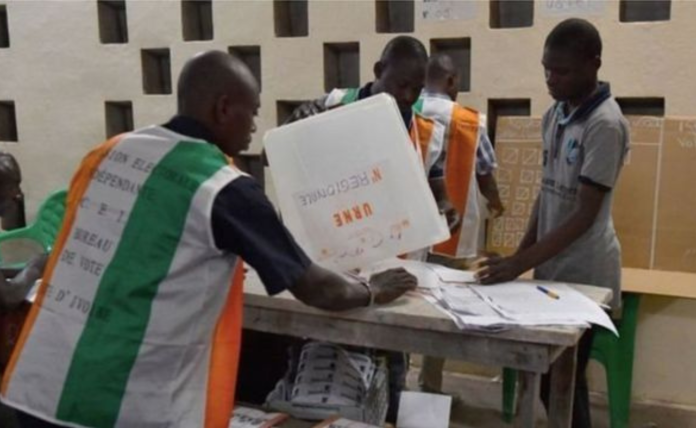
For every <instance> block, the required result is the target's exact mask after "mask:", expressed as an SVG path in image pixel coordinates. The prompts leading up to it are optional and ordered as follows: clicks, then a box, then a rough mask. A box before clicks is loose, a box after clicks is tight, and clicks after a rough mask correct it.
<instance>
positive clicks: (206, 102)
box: [177, 51, 259, 156]
mask: <svg viewBox="0 0 696 428" xmlns="http://www.w3.org/2000/svg"><path fill="white" fill-rule="evenodd" d="M177 99H178V110H179V111H178V114H179V115H181V116H187V117H190V118H193V119H196V120H197V121H198V122H200V123H201V124H203V125H204V126H205V127H206V128H207V129H208V130H209V131H210V132H211V134H212V135H213V137H214V139H215V141H212V142H213V143H215V144H216V145H218V147H220V149H221V150H222V151H223V152H225V153H226V154H227V155H229V156H234V155H236V154H237V153H239V152H240V151H242V150H246V148H248V145H249V143H250V142H251V134H252V133H253V132H255V131H256V127H255V125H254V120H253V119H254V116H255V115H256V111H257V110H258V107H259V89H258V83H257V82H256V79H255V78H254V76H253V75H252V74H251V72H250V71H249V69H248V68H247V66H246V65H244V63H243V62H242V61H240V60H239V59H237V58H235V57H233V56H231V55H229V54H227V53H226V52H222V51H208V52H204V53H200V54H198V55H196V56H194V57H193V58H191V59H190V60H189V61H188V62H187V63H186V64H185V65H184V68H183V69H182V70H181V74H180V75H179V82H178V85H177Z"/></svg>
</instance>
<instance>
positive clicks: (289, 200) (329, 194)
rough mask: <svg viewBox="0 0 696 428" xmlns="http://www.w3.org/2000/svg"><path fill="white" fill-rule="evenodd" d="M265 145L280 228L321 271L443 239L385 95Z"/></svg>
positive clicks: (420, 171)
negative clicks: (292, 238)
mask: <svg viewBox="0 0 696 428" xmlns="http://www.w3.org/2000/svg"><path fill="white" fill-rule="evenodd" d="M264 146H265V149H266V154H267V156H268V161H269V164H270V168H271V175H272V177H273V183H274V184H275V189H276V192H277V196H278V202H279V204H280V211H281V214H282V217H283V221H284V223H285V224H286V226H287V227H288V229H290V231H291V232H292V234H293V235H294V236H295V239H296V240H297V241H298V243H299V244H300V245H301V246H302V248H303V249H304V250H305V251H306V252H307V253H308V255H309V256H310V257H311V258H312V260H313V261H315V262H317V263H319V264H320V265H322V266H324V267H327V268H330V269H334V270H346V269H353V268H357V267H361V266H366V265H369V264H371V263H374V262H378V261H381V260H384V259H387V258H390V257H394V256H396V255H399V254H405V253H408V252H410V251H415V250H419V249H422V248H425V247H428V246H430V245H433V244H436V243H438V242H442V241H444V240H446V239H448V238H449V231H448V229H447V224H446V222H445V221H444V218H443V217H442V216H441V215H440V214H439V212H438V209H437V205H436V203H435V199H434V197H433V195H432V192H431V191H430V187H429V186H428V182H427V179H426V177H425V173H424V168H423V165H422V162H421V160H420V159H419V155H418V153H417V152H416V150H415V149H414V147H413V145H412V143H411V140H410V138H409V136H408V132H407V130H406V127H405V126H404V123H403V119H402V118H401V114H400V113H399V109H398V108H397V105H396V102H395V101H394V99H393V98H392V97H391V96H389V95H386V94H381V95H377V96H373V97H370V98H368V99H366V100H363V101H359V102H356V103H353V104H350V105H347V106H345V107H341V108H338V109H335V110H331V111H328V112H326V113H322V114H319V115H317V116H313V117H311V118H308V119H304V120H301V121H298V122H295V123H292V124H289V125H286V126H282V127H280V128H276V129H273V130H271V131H268V132H267V133H266V135H265V136H264Z"/></svg>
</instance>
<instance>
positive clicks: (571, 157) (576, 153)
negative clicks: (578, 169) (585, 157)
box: [565, 137, 580, 165]
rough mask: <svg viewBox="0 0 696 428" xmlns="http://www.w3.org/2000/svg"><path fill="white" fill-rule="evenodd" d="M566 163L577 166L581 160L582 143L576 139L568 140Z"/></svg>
mask: <svg viewBox="0 0 696 428" xmlns="http://www.w3.org/2000/svg"><path fill="white" fill-rule="evenodd" d="M565 152H566V163H567V164H568V165H575V164H576V163H577V162H578V159H579V158H580V143H579V142H578V140H577V139H576V138H572V137H571V138H568V139H567V140H566V150H565Z"/></svg>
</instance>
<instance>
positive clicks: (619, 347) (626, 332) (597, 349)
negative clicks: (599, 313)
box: [503, 293, 640, 428]
mask: <svg viewBox="0 0 696 428" xmlns="http://www.w3.org/2000/svg"><path fill="white" fill-rule="evenodd" d="M622 297H623V312H622V316H621V319H620V320H616V321H614V323H615V324H616V329H617V330H618V331H619V337H616V336H615V335H614V334H613V333H612V332H610V331H609V330H605V329H598V330H597V331H596V332H595V335H594V338H593V339H592V350H591V351H590V358H591V359H594V360H596V361H598V362H599V363H600V364H602V365H603V366H604V371H605V373H606V376H607V392H608V396H609V417H610V420H611V424H610V426H611V428H628V420H629V418H630V415H631V388H632V386H633V356H634V353H635V343H636V326H637V324H638V307H639V306H640V294H635V293H623V294H622ZM516 384H517V371H516V370H514V369H509V368H505V369H503V420H504V421H505V422H507V423H510V422H512V419H513V416H514V409H515V395H516Z"/></svg>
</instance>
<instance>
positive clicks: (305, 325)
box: [244, 278, 611, 428]
mask: <svg viewBox="0 0 696 428" xmlns="http://www.w3.org/2000/svg"><path fill="white" fill-rule="evenodd" d="M575 288H576V289H578V290H579V291H581V292H583V293H584V294H586V295H587V296H589V297H590V298H591V299H592V300H594V301H596V302H597V303H606V302H608V301H610V299H611V290H608V289H604V288H598V287H590V286H581V285H578V286H575ZM244 327H245V328H248V329H252V330H258V331H263V332H269V333H276V334H284V335H289V336H297V337H307V338H310V339H314V340H321V341H329V342H335V343H342V344H347V345H356V346H366V347H371V348H379V349H386V350H394V351H404V352H409V353H417V354H425V355H432V356H438V357H444V358H451V359H457V360H464V361H470V362H474V363H479V364H485V365H495V366H500V367H509V368H513V369H517V370H518V371H519V378H520V386H521V395H520V415H519V417H518V419H517V421H516V422H517V423H516V426H518V427H524V428H531V427H534V424H535V418H536V415H535V407H536V406H535V405H534V404H535V401H536V399H537V397H538V396H539V387H540V379H541V375H542V374H544V373H547V372H548V371H549V370H551V372H552V381H551V397H550V400H551V404H550V409H549V427H552V428H569V427H570V423H571V415H572V407H573V393H574V387H575V376H574V373H575V364H576V357H577V349H576V346H577V343H578V340H579V339H580V336H581V335H582V333H583V332H584V329H582V328H576V327H537V328H517V329H512V330H508V331H505V332H500V333H483V332H474V331H463V330H460V329H459V328H457V326H456V325H455V324H454V322H453V321H452V320H451V319H450V318H448V317H447V316H446V315H444V314H443V313H442V312H440V311H439V310H438V309H437V308H435V307H434V306H432V305H431V304H430V303H428V302H426V301H425V300H424V299H423V298H422V297H420V296H419V295H417V294H412V295H409V296H406V297H403V298H401V299H399V300H397V301H396V302H394V303H392V304H391V305H387V306H382V307H373V308H365V309H358V310H353V311H348V312H341V313H336V312H326V311H321V310H318V309H314V308H311V307H309V306H306V305H304V304H303V303H301V302H299V301H297V300H295V299H294V298H293V297H292V296H291V295H290V294H289V293H282V294H280V295H279V296H276V297H268V296H267V295H266V293H265V290H264V289H263V286H262V285H261V284H260V283H259V282H258V281H257V280H254V278H249V280H248V281H247V284H246V286H245V302H244Z"/></svg>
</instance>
